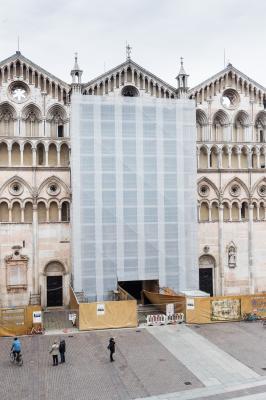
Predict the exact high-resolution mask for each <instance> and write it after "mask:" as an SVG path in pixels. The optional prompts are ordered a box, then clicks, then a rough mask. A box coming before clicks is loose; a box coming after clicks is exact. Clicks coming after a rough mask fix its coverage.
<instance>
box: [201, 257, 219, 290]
mask: <svg viewBox="0 0 266 400" xmlns="http://www.w3.org/2000/svg"><path fill="white" fill-rule="evenodd" d="M214 267H215V260H214V257H213V256H210V255H207V254H206V255H203V256H201V257H200V258H199V289H200V290H202V291H203V292H206V293H209V294H210V296H213V281H214Z"/></svg>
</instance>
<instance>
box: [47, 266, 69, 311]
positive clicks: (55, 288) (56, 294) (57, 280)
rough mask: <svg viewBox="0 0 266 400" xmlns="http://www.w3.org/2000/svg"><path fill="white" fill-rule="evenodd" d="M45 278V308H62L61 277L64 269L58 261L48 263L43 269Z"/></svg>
mask: <svg viewBox="0 0 266 400" xmlns="http://www.w3.org/2000/svg"><path fill="white" fill-rule="evenodd" d="M44 274H45V276H46V305H47V307H61V306H63V287H64V283H63V276H64V275H65V267H64V266H63V264H61V263H60V262H59V261H51V262H49V263H48V264H47V265H46V267H45V269H44Z"/></svg>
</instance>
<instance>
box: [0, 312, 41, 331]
mask: <svg viewBox="0 0 266 400" xmlns="http://www.w3.org/2000/svg"><path fill="white" fill-rule="evenodd" d="M41 310H42V308H41V306H38V305H37V306H27V307H15V308H1V309H0V337H1V336H19V335H25V334H27V332H28V331H29V330H30V329H31V328H32V326H33V312H34V311H41Z"/></svg>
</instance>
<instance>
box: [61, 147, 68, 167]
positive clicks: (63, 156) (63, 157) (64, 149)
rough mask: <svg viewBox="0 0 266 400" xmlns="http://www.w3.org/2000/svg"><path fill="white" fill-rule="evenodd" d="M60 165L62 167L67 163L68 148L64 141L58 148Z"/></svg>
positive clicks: (66, 165)
mask: <svg viewBox="0 0 266 400" xmlns="http://www.w3.org/2000/svg"><path fill="white" fill-rule="evenodd" d="M60 165H61V166H64V167H68V165H69V148H68V145H67V144H65V143H64V144H62V146H61V148H60Z"/></svg>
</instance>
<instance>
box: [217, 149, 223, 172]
mask: <svg viewBox="0 0 266 400" xmlns="http://www.w3.org/2000/svg"><path fill="white" fill-rule="evenodd" d="M218 168H219V169H221V168H222V149H219V153H218Z"/></svg>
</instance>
